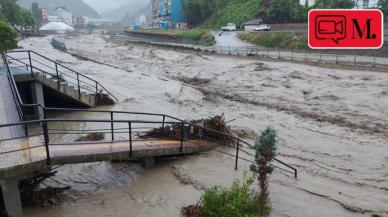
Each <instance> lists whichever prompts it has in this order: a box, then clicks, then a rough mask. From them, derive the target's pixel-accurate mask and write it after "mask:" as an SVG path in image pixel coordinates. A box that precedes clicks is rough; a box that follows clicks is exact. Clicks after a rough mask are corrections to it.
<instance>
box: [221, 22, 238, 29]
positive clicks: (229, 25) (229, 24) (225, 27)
mask: <svg viewBox="0 0 388 217" xmlns="http://www.w3.org/2000/svg"><path fill="white" fill-rule="evenodd" d="M221 31H236V25H235V24H234V23H228V25H227V26H223V27H222V28H221Z"/></svg>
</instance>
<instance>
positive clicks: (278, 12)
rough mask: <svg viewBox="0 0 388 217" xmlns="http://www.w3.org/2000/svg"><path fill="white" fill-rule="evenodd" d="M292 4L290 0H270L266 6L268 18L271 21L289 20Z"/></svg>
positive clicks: (281, 21) (283, 21)
mask: <svg viewBox="0 0 388 217" xmlns="http://www.w3.org/2000/svg"><path fill="white" fill-rule="evenodd" d="M293 4H294V3H293V1H292V0H272V1H271V3H270V4H269V7H268V12H267V15H268V19H269V20H270V21H272V22H279V23H285V22H289V21H290V20H291V15H292V11H293V9H294V5H293Z"/></svg>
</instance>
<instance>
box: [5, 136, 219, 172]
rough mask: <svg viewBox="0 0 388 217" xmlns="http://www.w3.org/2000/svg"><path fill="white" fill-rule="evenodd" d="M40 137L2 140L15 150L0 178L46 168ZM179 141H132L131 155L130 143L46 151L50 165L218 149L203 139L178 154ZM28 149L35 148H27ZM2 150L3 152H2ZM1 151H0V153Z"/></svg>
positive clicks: (65, 146)
mask: <svg viewBox="0 0 388 217" xmlns="http://www.w3.org/2000/svg"><path fill="white" fill-rule="evenodd" d="M43 141H44V140H43V137H41V136H35V137H29V138H28V139H19V140H11V141H4V142H2V143H1V144H3V145H2V147H3V148H6V150H8V151H10V150H17V149H25V150H21V151H16V152H12V153H7V154H3V155H1V157H0V178H1V177H3V178H5V176H8V175H14V174H15V173H25V172H28V171H29V172H32V171H34V170H37V169H39V168H44V167H46V165H45V163H46V151H45V150H46V149H45V146H44V143H43ZM180 144H181V143H180V141H177V140H144V141H143V140H136V141H132V155H131V156H130V152H129V151H130V146H129V141H114V142H112V141H100V142H93V143H91V142H89V143H88V142H74V143H61V144H54V143H53V144H50V145H49V149H50V150H49V152H50V157H51V160H52V165H62V164H75V163H87V162H95V161H109V160H126V159H129V158H144V157H152V156H164V155H176V154H193V153H198V152H202V151H208V150H211V149H213V148H215V147H216V146H217V144H216V143H213V142H210V141H206V140H199V141H197V140H190V141H184V142H183V149H182V152H180ZM28 147H35V148H31V149H26V148H28ZM3 150H4V149H3ZM3 150H1V151H3Z"/></svg>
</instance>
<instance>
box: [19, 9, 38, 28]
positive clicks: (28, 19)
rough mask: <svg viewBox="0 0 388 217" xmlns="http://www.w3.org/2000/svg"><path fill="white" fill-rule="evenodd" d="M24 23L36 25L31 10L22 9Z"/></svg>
mask: <svg viewBox="0 0 388 217" xmlns="http://www.w3.org/2000/svg"><path fill="white" fill-rule="evenodd" d="M22 16H23V25H26V26H35V24H36V22H35V19H34V17H33V16H32V13H31V11H30V10H26V9H22Z"/></svg>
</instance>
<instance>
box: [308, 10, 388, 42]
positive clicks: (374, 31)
mask: <svg viewBox="0 0 388 217" xmlns="http://www.w3.org/2000/svg"><path fill="white" fill-rule="evenodd" d="M383 17H384V16H383V13H382V12H381V11H380V10H378V9H360V10H359V9H314V10H311V11H310V12H309V15H308V44H309V46H310V48H312V49H379V48H380V47H381V46H383V42H384V21H383Z"/></svg>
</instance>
